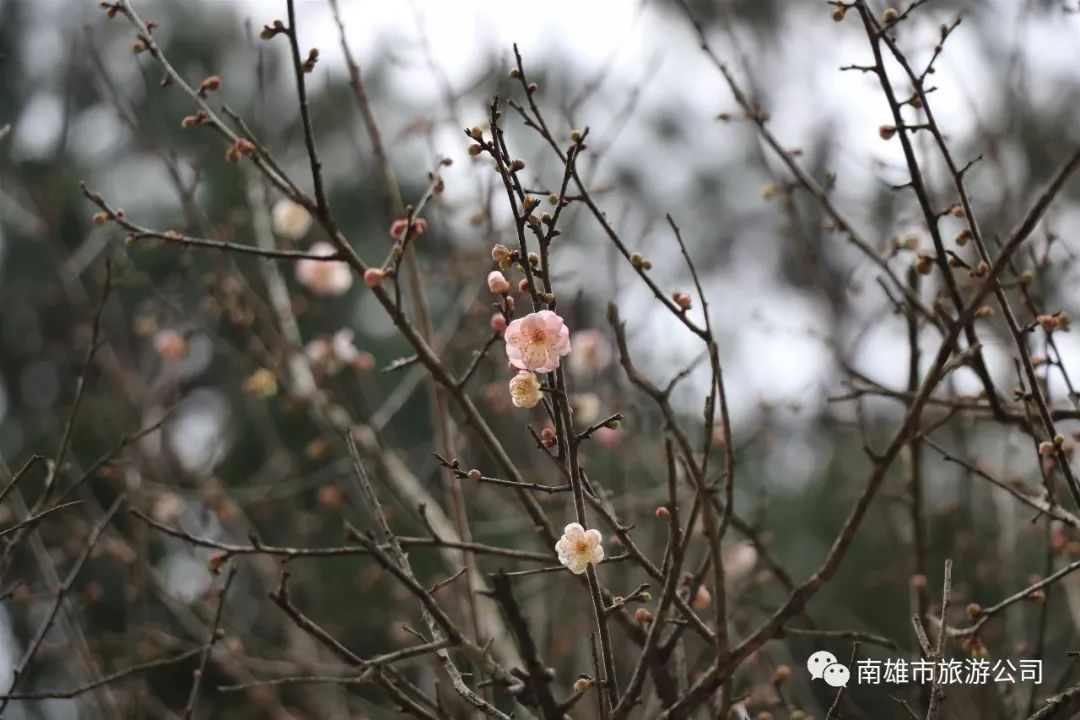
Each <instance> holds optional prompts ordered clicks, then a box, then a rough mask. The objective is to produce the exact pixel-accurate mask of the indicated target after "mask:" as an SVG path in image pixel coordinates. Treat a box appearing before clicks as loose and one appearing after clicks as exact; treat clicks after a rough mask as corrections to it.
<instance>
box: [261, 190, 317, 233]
mask: <svg viewBox="0 0 1080 720" xmlns="http://www.w3.org/2000/svg"><path fill="white" fill-rule="evenodd" d="M270 215H271V220H272V222H273V225H274V232H275V233H277V234H278V235H280V236H281V237H284V238H288V239H290V240H299V239H300V238H302V237H304V236H305V235H307V233H308V230H310V229H311V221H312V218H311V213H309V212H308V211H307V209H306V208H305V207H304V206H303V205H300V204H299V203H295V202H293V201H292V200H289V199H287V198H282V199H281V200H278V201H277V202H276V203H274V208H273V210H271V211H270Z"/></svg>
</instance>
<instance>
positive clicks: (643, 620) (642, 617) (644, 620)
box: [634, 608, 653, 625]
mask: <svg viewBox="0 0 1080 720" xmlns="http://www.w3.org/2000/svg"><path fill="white" fill-rule="evenodd" d="M652 620H653V614H652V612H651V611H650V610H649V609H648V608H638V609H637V610H635V611H634V622H636V623H638V624H639V625H648V624H649V623H651V622H652Z"/></svg>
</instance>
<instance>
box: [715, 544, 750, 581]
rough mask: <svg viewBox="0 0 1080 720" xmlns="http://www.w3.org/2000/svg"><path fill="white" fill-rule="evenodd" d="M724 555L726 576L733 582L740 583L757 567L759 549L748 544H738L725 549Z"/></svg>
mask: <svg viewBox="0 0 1080 720" xmlns="http://www.w3.org/2000/svg"><path fill="white" fill-rule="evenodd" d="M723 554H724V574H725V575H726V576H727V579H728V580H731V581H738V580H741V579H742V578H744V577H746V576H747V575H749V574H750V573H751V571H753V569H754V566H755V565H757V561H758V552H757V548H755V547H754V546H753V545H752V544H751V543H748V542H738V543H735V544H734V545H731V546H729V547H725V548H724V550H723Z"/></svg>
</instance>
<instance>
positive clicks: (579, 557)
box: [555, 522, 604, 575]
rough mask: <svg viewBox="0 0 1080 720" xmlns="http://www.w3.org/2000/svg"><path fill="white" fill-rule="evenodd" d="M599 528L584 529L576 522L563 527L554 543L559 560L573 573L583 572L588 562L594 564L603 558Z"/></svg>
mask: <svg viewBox="0 0 1080 720" xmlns="http://www.w3.org/2000/svg"><path fill="white" fill-rule="evenodd" d="M600 540H601V537H600V531H599V530H595V529H594V530H586V529H585V528H583V527H581V525H579V524H578V523H576V522H574V523H570V524H569V525H567V526H566V527H565V528H564V529H563V534H562V537H561V538H559V542H557V543H555V552H557V553H559V562H560V563H562V564H563V565H565V566H566V568H567V569H568V570H569V571H570V572H572V573H574V574H575V575H580V574H581V573H583V572H585V568H587V567H588V566H589V564H590V563H591V564H593V565H596V564H598V563H599V562H600V561H601V560H603V559H604V547H603V546H602V545H601V544H600Z"/></svg>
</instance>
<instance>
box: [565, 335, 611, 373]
mask: <svg viewBox="0 0 1080 720" xmlns="http://www.w3.org/2000/svg"><path fill="white" fill-rule="evenodd" d="M610 363H611V345H610V344H609V343H608V341H607V339H606V338H605V337H604V334H603V333H602V332H600V331H599V330H595V329H589V330H579V331H578V332H576V333H574V355H573V357H571V358H570V369H571V370H573V371H574V372H575V373H576V374H579V375H591V374H593V373H597V372H600V371H601V370H603V369H604V368H606V367H607V366H608V365H609V364H610Z"/></svg>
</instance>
